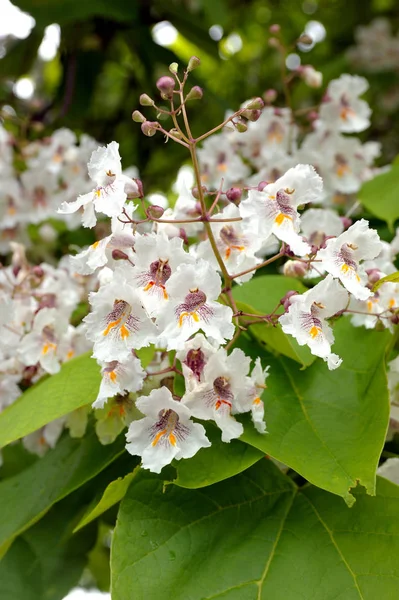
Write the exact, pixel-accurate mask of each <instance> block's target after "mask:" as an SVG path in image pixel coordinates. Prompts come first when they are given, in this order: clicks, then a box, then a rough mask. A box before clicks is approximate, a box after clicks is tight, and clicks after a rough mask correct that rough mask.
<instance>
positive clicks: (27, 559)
mask: <svg viewBox="0 0 399 600" xmlns="http://www.w3.org/2000/svg"><path fill="white" fill-rule="evenodd" d="M81 502H82V494H81V493H77V494H73V495H72V496H71V497H69V498H68V499H65V500H64V501H62V502H60V503H58V504H57V505H56V506H54V507H53V508H52V509H51V510H50V511H49V513H48V514H47V515H46V516H45V517H44V518H43V519H41V520H40V521H39V522H38V523H36V525H34V526H33V527H31V528H30V529H29V530H28V531H26V532H25V533H24V534H23V535H22V536H21V537H18V538H17V539H16V540H15V541H14V542H13V545H12V546H11V548H10V550H9V551H8V553H7V555H6V556H5V557H4V558H3V560H2V561H1V562H0V581H1V598H2V600H21V599H22V598H24V600H62V599H63V598H64V597H65V595H66V594H67V593H68V592H69V590H70V589H71V588H72V587H74V586H75V585H77V583H78V582H79V579H80V577H81V575H82V571H83V569H84V567H85V566H86V564H87V560H88V553H89V551H90V549H91V548H92V546H93V545H94V543H95V540H96V529H97V528H96V527H92V528H91V529H90V530H89V529H85V531H84V532H81V533H80V534H79V535H74V536H72V529H73V526H74V523H76V515H77V514H78V513H79V510H81Z"/></svg>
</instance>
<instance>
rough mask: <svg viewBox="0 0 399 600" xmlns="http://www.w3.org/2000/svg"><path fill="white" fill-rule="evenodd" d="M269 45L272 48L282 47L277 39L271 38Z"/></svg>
mask: <svg viewBox="0 0 399 600" xmlns="http://www.w3.org/2000/svg"><path fill="white" fill-rule="evenodd" d="M268 43H269V46H270V47H271V48H278V47H279V46H280V42H279V41H278V39H277V38H275V37H271V38H269V42H268Z"/></svg>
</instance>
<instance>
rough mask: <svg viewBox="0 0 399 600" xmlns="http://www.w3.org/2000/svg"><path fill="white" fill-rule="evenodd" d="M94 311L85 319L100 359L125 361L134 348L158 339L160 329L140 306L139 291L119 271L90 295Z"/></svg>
mask: <svg viewBox="0 0 399 600" xmlns="http://www.w3.org/2000/svg"><path fill="white" fill-rule="evenodd" d="M89 300H90V304H91V306H92V312H91V313H90V314H88V315H87V317H85V318H84V322H85V323H86V332H87V337H88V339H89V340H91V341H92V342H94V348H93V356H94V357H95V358H98V359H99V360H103V361H106V362H112V361H114V360H118V361H124V360H126V359H127V358H128V357H129V356H130V352H131V350H132V349H138V348H142V347H143V346H148V345H149V344H150V343H152V342H153V341H155V339H156V336H157V330H156V327H155V325H154V324H153V323H152V321H151V320H150V319H149V317H148V316H147V314H146V312H145V310H144V308H143V307H142V305H141V302H140V299H139V297H138V295H137V292H136V290H135V289H134V288H133V287H132V286H131V285H130V284H129V283H127V281H126V279H125V278H124V277H123V275H122V274H121V272H120V270H118V271H116V272H115V274H114V277H113V279H112V280H111V281H110V282H109V283H106V284H105V285H103V286H101V287H100V289H99V291H98V292H92V293H91V294H90V295H89Z"/></svg>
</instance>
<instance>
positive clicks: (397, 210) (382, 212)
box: [357, 164, 399, 228]
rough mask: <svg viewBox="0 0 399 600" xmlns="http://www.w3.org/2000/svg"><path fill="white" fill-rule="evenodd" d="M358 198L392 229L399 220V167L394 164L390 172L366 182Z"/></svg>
mask: <svg viewBox="0 0 399 600" xmlns="http://www.w3.org/2000/svg"><path fill="white" fill-rule="evenodd" d="M357 196H358V198H359V200H360V201H361V203H362V204H363V206H364V207H365V208H367V210H369V211H370V212H371V213H372V214H373V215H375V216H376V217H378V218H379V219H382V220H383V221H386V222H387V223H388V225H389V227H391V228H392V227H393V224H394V222H395V221H396V219H399V166H398V165H395V164H394V165H392V167H391V169H390V170H389V171H388V172H386V173H381V175H377V177H374V178H373V179H370V181H366V183H364V184H363V186H362V188H361V189H360V191H359V192H358V194H357Z"/></svg>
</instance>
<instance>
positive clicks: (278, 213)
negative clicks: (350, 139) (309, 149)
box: [240, 165, 323, 256]
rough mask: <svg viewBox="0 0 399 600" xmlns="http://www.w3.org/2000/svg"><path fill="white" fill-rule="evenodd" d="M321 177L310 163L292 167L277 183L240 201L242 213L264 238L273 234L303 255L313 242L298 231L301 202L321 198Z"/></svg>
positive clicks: (304, 202)
mask: <svg viewBox="0 0 399 600" xmlns="http://www.w3.org/2000/svg"><path fill="white" fill-rule="evenodd" d="M322 186H323V183H322V180H321V178H320V177H319V175H318V174H317V173H316V171H315V170H314V169H313V167H311V166H310V165H297V166H296V167H294V168H293V169H289V170H288V171H287V173H285V175H283V176H282V177H281V178H280V179H278V180H277V181H276V182H275V183H270V184H268V185H267V186H266V187H265V188H264V189H263V191H262V192H259V191H254V190H251V191H250V192H249V194H248V200H244V201H243V202H241V204H240V214H241V216H242V217H243V218H244V219H248V220H249V222H250V223H252V225H253V226H254V227H256V231H257V232H258V234H259V235H260V236H262V237H263V239H267V238H268V237H269V236H270V234H272V233H274V235H275V236H276V237H277V238H278V239H280V240H282V241H283V242H286V243H287V244H289V245H290V248H291V250H292V251H293V252H295V254H298V255H299V256H303V255H305V254H308V253H309V252H310V246H309V245H308V244H307V243H305V242H304V241H303V239H302V237H301V236H300V235H299V234H298V232H299V229H300V219H299V213H298V210H297V208H298V206H300V205H301V204H307V203H308V202H318V201H320V199H321V194H322Z"/></svg>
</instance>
